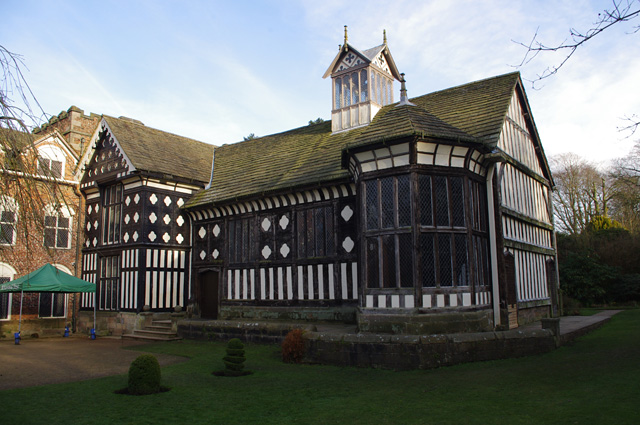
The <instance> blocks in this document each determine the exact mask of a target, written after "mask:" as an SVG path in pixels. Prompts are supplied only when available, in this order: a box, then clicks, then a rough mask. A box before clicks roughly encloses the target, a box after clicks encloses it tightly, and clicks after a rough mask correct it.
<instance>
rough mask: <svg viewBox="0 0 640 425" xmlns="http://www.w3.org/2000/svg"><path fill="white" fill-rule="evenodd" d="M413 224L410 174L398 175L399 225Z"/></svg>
mask: <svg viewBox="0 0 640 425" xmlns="http://www.w3.org/2000/svg"><path fill="white" fill-rule="evenodd" d="M410 225H411V180H410V179H409V175H403V176H398V226H400V227H403V226H410Z"/></svg>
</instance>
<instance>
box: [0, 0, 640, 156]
mask: <svg viewBox="0 0 640 425" xmlns="http://www.w3.org/2000/svg"><path fill="white" fill-rule="evenodd" d="M636 4H637V3H636ZM610 6H611V2H610V1H609V0H601V1H586V0H585V1H582V0H574V1H563V2H559V1H551V0H549V1H547V0H543V1H533V0H532V1H527V0H522V1H516V2H514V1H512V0H504V1H502V0H494V1H479V0H476V1H443V0H438V1H419V0H396V1H393V2H389V1H348V2H345V1H337V0H322V1H317V0H316V1H303V0H300V1H285V0H281V1H276V0H272V1H260V2H259V1H234V2H232V1H228V0H226V1H217V0H215V1H214V0H211V1H190V0H185V1H158V0H153V1H137V0H129V1H109V0H102V1H94V0H85V1H64V0H58V1H55V2H54V1H31V0H0V8H1V10H2V15H3V19H2V26H0V44H1V45H3V46H4V47H5V48H7V49H8V50H10V51H12V52H15V53H19V54H21V55H22V56H23V57H24V61H25V64H26V66H27V68H28V69H27V71H26V72H25V76H26V78H27V81H28V82H29V84H30V86H31V88H32V90H33V92H34V94H35V95H36V97H37V98H38V100H39V102H40V104H41V105H42V107H43V109H44V110H45V111H46V112H47V113H49V114H58V113H59V112H60V111H62V110H67V109H68V108H69V107H70V106H71V105H76V106H78V107H79V108H81V109H83V110H84V111H85V113H90V112H94V113H98V114H107V115H112V116H128V117H131V118H135V119H138V120H140V121H142V122H144V123H145V124H146V125H148V126H151V127H155V128H159V129H161V130H165V131H169V132H172V133H176V134H180V135H183V136H187V137H192V138H194V139H198V140H201V141H204V142H208V143H212V144H216V145H221V144H224V143H234V142H237V141H239V140H242V138H243V136H246V135H248V134H249V133H255V134H256V135H259V136H262V135H267V134H272V133H277V132H281V131H285V130H288V129H291V128H295V127H299V126H303V125H305V124H306V123H307V122H308V121H309V120H310V119H315V118H318V117H322V118H324V119H329V118H330V114H331V111H330V108H331V85H330V82H329V81H328V80H323V79H322V75H323V74H324V72H325V70H326V68H327V67H328V66H329V64H330V63H331V61H332V60H333V57H334V56H335V54H336V52H337V49H338V45H339V44H341V43H342V42H343V34H344V25H348V27H349V43H350V44H351V45H353V46H354V47H356V48H358V49H361V50H364V49H367V48H370V47H373V46H376V45H379V44H381V43H382V31H383V29H386V31H387V39H388V45H389V48H390V50H391V54H392V55H393V57H394V60H395V62H396V65H397V66H398V68H399V70H400V71H401V72H404V73H405V74H406V79H407V88H408V91H409V96H410V97H412V96H419V95H422V94H426V93H429V92H432V91H436V90H441V89H445V88H448V87H452V86H456V85H459V84H464V83H467V82H470V81H474V80H478V79H482V78H487V77H491V76H494V75H499V74H504V73H507V72H512V71H514V70H516V68H514V66H515V65H518V64H519V63H520V62H521V60H522V58H523V56H524V53H525V50H524V48H523V47H521V46H519V45H518V44H516V43H514V40H515V41H521V42H524V43H528V42H529V40H530V39H531V38H532V36H533V34H534V33H535V32H536V30H537V31H538V34H539V40H540V41H543V42H545V43H547V44H557V43H560V42H562V41H563V40H565V39H566V38H567V37H568V36H569V28H571V27H574V28H576V29H578V30H585V31H586V30H587V29H589V28H590V27H591V24H592V23H593V22H594V21H595V20H596V18H597V14H598V12H600V11H602V10H603V9H605V8H609V7H610ZM637 21H638V22H631V23H627V24H623V25H621V26H620V27H619V28H616V27H614V28H612V29H611V30H609V31H608V32H606V33H603V34H602V35H601V36H599V37H598V38H595V39H593V40H592V41H591V42H590V43H588V44H587V45H585V47H584V48H583V49H581V50H579V51H578V52H577V53H576V54H575V56H574V58H572V59H571V61H570V62H568V63H567V65H566V66H565V67H564V68H563V69H562V70H561V71H560V72H559V73H558V75H556V76H554V77H552V78H550V79H547V80H545V81H544V82H542V83H541V84H540V83H539V84H537V85H536V87H537V89H533V88H532V87H531V85H530V84H527V83H525V84H526V87H525V88H526V90H527V95H528V97H529V102H530V104H531V107H532V110H533V115H534V118H535V121H536V124H537V126H538V130H539V133H540V135H541V138H542V142H543V146H544V148H545V151H546V153H547V155H549V156H552V155H556V154H560V153H564V152H574V153H577V154H579V155H581V156H583V157H585V158H587V159H589V160H591V161H595V162H601V163H603V162H604V161H606V160H609V159H612V158H615V157H619V156H623V155H625V154H626V153H627V152H628V151H629V150H630V148H631V146H632V144H633V142H634V141H635V140H636V139H638V138H640V134H638V135H636V136H635V138H633V137H632V138H625V137H624V135H623V134H621V133H619V132H618V131H617V128H618V127H621V126H623V125H624V121H623V118H624V117H625V116H630V115H632V114H634V113H635V114H640V95H639V94H640V79H639V78H638V75H640V54H639V53H640V34H637V33H636V34H630V33H631V32H632V31H633V25H634V24H635V25H636V26H637V25H638V24H640V20H637ZM557 60H558V58H557V57H556V56H554V55H552V54H548V55H544V56H539V57H538V58H536V59H535V60H534V61H532V62H530V63H529V64H527V65H526V66H523V67H521V68H517V69H518V70H519V71H520V72H521V73H522V76H523V78H524V79H525V80H531V79H534V78H535V77H536V75H537V74H538V73H541V72H542V71H543V70H544V69H545V68H546V67H547V66H549V65H553V64H556V63H557ZM395 92H396V93H395V96H396V99H398V98H399V94H398V93H399V85H398V84H396V87H395Z"/></svg>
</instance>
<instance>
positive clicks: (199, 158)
mask: <svg viewBox="0 0 640 425" xmlns="http://www.w3.org/2000/svg"><path fill="white" fill-rule="evenodd" d="M103 118H104V120H105V121H106V123H107V124H108V125H109V128H110V129H111V131H112V133H113V135H114V136H115V138H116V139H117V140H118V142H119V143H120V146H121V147H122V149H123V150H124V153H125V154H126V155H127V157H128V158H129V160H130V161H131V163H132V164H133V166H134V167H135V168H136V170H138V171H141V172H147V173H152V174H162V175H165V176H168V177H169V176H171V177H174V178H178V179H181V180H182V179H183V180H187V181H193V182H197V183H201V184H204V183H208V182H209V178H210V176H211V160H212V158H213V149H214V146H213V145H210V144H207V143H203V142H199V141H197V140H193V139H189V138H187V137H182V136H178V135H175V134H172V133H167V132H165V131H161V130H157V129H155V128H151V127H147V126H145V125H144V124H142V123H140V122H138V121H134V120H131V119H126V118H114V117H110V116H107V115H104V116H103Z"/></svg>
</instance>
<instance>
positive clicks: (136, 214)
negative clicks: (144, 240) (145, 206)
mask: <svg viewBox="0 0 640 425" xmlns="http://www.w3.org/2000/svg"><path fill="white" fill-rule="evenodd" d="M138 220H140V215H138V213H135V214H134V215H133V221H134V222H136V223H137V222H138Z"/></svg>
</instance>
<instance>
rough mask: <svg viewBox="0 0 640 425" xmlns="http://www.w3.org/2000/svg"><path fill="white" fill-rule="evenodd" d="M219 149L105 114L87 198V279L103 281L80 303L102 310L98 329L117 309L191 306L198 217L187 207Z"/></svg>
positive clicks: (87, 173) (87, 165) (89, 164)
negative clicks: (193, 240) (193, 220)
mask: <svg viewBox="0 0 640 425" xmlns="http://www.w3.org/2000/svg"><path fill="white" fill-rule="evenodd" d="M212 153H213V146H211V145H207V144H205V143H201V142H197V141H195V140H191V139H187V138H184V137H180V136H176V135H173V134H169V133H165V132H162V131H159V130H155V129H152V128H148V127H146V126H144V125H143V124H142V123H140V122H138V121H134V120H131V119H128V118H124V117H120V118H113V117H108V116H104V117H103V119H102V121H101V123H100V125H99V126H98V129H97V130H96V133H95V135H94V137H93V140H92V149H90V150H89V152H88V153H87V155H86V157H85V158H84V173H83V178H82V181H81V190H82V192H83V194H84V196H85V198H86V207H85V208H86V211H85V214H84V216H85V221H84V234H85V238H84V246H83V249H82V251H83V260H82V278H83V279H85V280H87V281H90V282H94V283H96V285H97V292H96V294H95V295H94V294H88V295H83V299H82V304H81V307H82V308H83V309H86V310H93V309H94V307H96V308H97V311H98V312H100V314H99V315H98V321H99V323H98V326H97V328H98V329H104V328H105V327H108V328H109V330H111V331H113V330H114V329H112V328H113V323H110V322H109V318H110V317H112V316H114V315H109V314H104V313H118V314H119V319H120V320H121V324H122V322H126V321H127V320H129V321H131V323H127V324H126V325H125V326H124V327H129V328H131V327H132V326H133V325H132V323H135V317H136V314H137V313H140V312H142V311H149V312H152V313H153V312H167V311H174V309H175V308H176V307H180V309H182V308H184V307H186V306H187V304H188V298H189V296H190V285H191V235H192V232H191V220H190V218H189V216H188V215H187V214H184V213H183V212H182V210H181V209H180V207H182V206H183V205H184V204H185V202H186V201H187V200H188V199H189V198H190V197H191V195H192V194H193V193H194V192H196V191H197V190H200V189H202V188H203V187H204V186H205V184H206V182H207V181H208V178H209V166H210V164H211V157H212Z"/></svg>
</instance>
